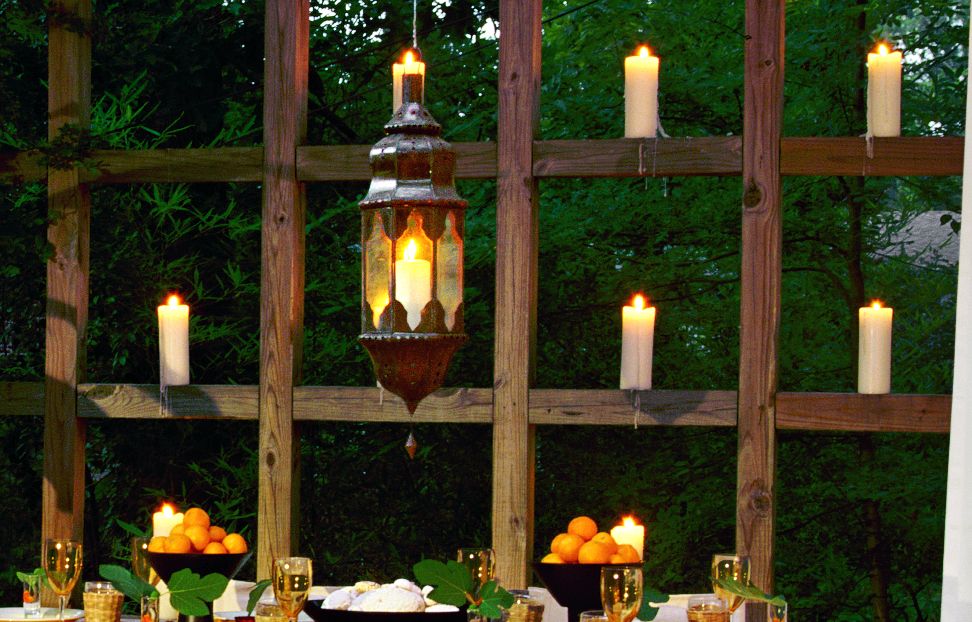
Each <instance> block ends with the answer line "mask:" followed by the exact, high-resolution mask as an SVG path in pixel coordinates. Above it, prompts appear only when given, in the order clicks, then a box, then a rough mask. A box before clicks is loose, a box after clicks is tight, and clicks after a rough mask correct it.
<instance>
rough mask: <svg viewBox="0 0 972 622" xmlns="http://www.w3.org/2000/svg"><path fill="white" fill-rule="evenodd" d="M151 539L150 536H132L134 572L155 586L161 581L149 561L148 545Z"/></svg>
mask: <svg viewBox="0 0 972 622" xmlns="http://www.w3.org/2000/svg"><path fill="white" fill-rule="evenodd" d="M151 541H152V538H149V537H142V536H137V537H134V538H132V574H133V575H135V576H136V577H138V578H139V579H141V580H142V581H145V582H146V583H148V584H150V585H153V586H154V585H156V584H157V583H158V582H159V575H158V574H156V572H155V568H152V564H151V562H149V557H148V546H149V542H151Z"/></svg>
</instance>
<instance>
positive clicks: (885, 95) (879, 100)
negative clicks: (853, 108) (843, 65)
mask: <svg viewBox="0 0 972 622" xmlns="http://www.w3.org/2000/svg"><path fill="white" fill-rule="evenodd" d="M867 131H868V133H869V134H871V135H872V136H901V52H900V51H897V52H889V51H888V46H887V45H885V44H883V43H882V44H880V45H878V47H877V52H871V53H869V54H868V55H867Z"/></svg>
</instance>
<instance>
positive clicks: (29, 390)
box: [0, 382, 44, 417]
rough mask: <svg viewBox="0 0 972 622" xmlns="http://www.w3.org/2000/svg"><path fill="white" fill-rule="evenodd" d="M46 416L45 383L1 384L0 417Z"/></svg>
mask: <svg viewBox="0 0 972 622" xmlns="http://www.w3.org/2000/svg"><path fill="white" fill-rule="evenodd" d="M21 415H24V416H28V417H43V416H44V383H43V382H0V417H14V416H21Z"/></svg>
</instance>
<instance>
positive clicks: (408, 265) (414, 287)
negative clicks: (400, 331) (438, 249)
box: [395, 240, 432, 330]
mask: <svg viewBox="0 0 972 622" xmlns="http://www.w3.org/2000/svg"><path fill="white" fill-rule="evenodd" d="M416 252H417V249H416V247H415V240H409V241H408V245H407V246H406V247H405V252H404V253H403V254H402V255H403V256H402V258H401V259H399V260H398V261H396V262H395V300H397V301H398V302H400V303H402V306H403V307H405V311H406V312H407V313H408V326H409V328H411V329H412V330H415V327H416V326H418V325H419V322H421V321H422V309H424V308H425V305H427V304H428V303H429V301H430V300H432V264H431V263H430V262H428V261H426V260H425V259H416V258H415V255H416Z"/></svg>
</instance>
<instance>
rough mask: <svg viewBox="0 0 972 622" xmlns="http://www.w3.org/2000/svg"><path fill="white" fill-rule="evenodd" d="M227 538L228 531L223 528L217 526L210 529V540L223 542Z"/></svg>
mask: <svg viewBox="0 0 972 622" xmlns="http://www.w3.org/2000/svg"><path fill="white" fill-rule="evenodd" d="M225 537H226V530H225V529H223V528H222V527H217V526H216V525H212V526H210V527H209V539H210V540H212V541H213V542H222V541H223V538H225Z"/></svg>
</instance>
